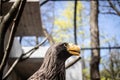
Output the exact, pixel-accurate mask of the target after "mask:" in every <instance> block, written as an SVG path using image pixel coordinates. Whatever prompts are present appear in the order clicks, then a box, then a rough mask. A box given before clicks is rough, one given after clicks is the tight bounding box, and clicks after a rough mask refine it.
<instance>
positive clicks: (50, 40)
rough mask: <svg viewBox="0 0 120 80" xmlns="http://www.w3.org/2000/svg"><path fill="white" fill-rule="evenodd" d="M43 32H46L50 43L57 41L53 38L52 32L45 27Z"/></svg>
mask: <svg viewBox="0 0 120 80" xmlns="http://www.w3.org/2000/svg"><path fill="white" fill-rule="evenodd" d="M43 32H44V34H45V36H46V37H47V38H48V41H49V43H50V44H53V43H55V41H54V40H53V38H52V36H51V34H49V33H48V32H47V30H46V29H45V28H44V29H43Z"/></svg>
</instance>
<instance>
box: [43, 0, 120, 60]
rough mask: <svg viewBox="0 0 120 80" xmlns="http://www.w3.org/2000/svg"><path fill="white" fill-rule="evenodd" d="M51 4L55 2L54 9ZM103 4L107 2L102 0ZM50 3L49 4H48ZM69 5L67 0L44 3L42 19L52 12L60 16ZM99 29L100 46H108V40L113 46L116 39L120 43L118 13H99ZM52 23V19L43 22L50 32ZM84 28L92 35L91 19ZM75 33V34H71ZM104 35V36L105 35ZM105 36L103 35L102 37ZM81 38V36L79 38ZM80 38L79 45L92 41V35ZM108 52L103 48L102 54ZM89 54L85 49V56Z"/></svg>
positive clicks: (85, 5)
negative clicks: (83, 38)
mask: <svg viewBox="0 0 120 80" xmlns="http://www.w3.org/2000/svg"><path fill="white" fill-rule="evenodd" d="M82 3H83V6H84V8H85V10H84V11H85V14H86V15H87V16H89V15H90V3H89V2H87V1H82ZM49 4H54V6H52V5H51V6H52V7H54V10H52V9H50V8H51V7H50V5H49ZM103 4H107V3H106V2H104V1H103V2H100V5H103ZM48 5H49V6H48ZM65 5H67V1H55V3H52V1H50V2H48V3H47V4H45V5H43V6H42V7H41V13H42V11H43V13H44V14H43V16H42V20H44V18H45V16H44V15H47V14H48V15H51V16H52V13H54V15H57V16H55V17H57V18H58V17H60V16H58V15H59V14H61V12H62V11H63V10H64V8H65V7H64V6H65ZM45 9H46V10H48V11H44V10H45ZM99 9H100V10H101V11H103V9H102V8H101V7H99ZM53 11H54V12H53ZM45 12H46V13H45ZM86 19H89V18H86ZM98 20H99V24H98V26H99V31H100V42H101V44H100V46H101V47H102V46H103V47H108V42H109V43H110V44H111V46H115V41H114V40H116V43H118V44H119V45H120V31H119V30H120V26H119V25H120V17H119V16H117V15H111V14H101V13H100V14H99V19H98ZM51 23H52V21H51V20H50V21H47V22H45V21H43V24H44V25H45V28H47V30H48V31H49V32H51V28H52V27H51V26H52V25H51V26H50V24H51ZM84 30H85V32H86V35H89V36H90V31H89V30H90V24H89V21H88V23H87V25H85V27H84ZM71 35H73V34H71ZM103 35H104V36H103ZM102 36H103V37H102ZM78 39H79V40H80V39H81V37H79V38H78ZM79 40H78V43H79V45H81V44H82V43H84V44H85V45H86V44H89V42H90V37H89V38H87V39H85V40H84V41H82V40H81V41H79ZM86 47H90V46H88V45H87V46H86ZM107 53H108V50H101V56H102V57H104V56H106V55H108V54H107ZM88 56H89V57H90V51H85V58H88ZM104 58H105V57H104Z"/></svg>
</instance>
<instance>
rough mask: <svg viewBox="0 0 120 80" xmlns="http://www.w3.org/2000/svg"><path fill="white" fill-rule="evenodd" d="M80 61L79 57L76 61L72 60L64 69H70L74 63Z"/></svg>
mask: <svg viewBox="0 0 120 80" xmlns="http://www.w3.org/2000/svg"><path fill="white" fill-rule="evenodd" d="M80 59H81V57H78V58H77V59H75V60H73V61H72V62H71V63H69V64H67V65H66V66H65V68H66V69H68V68H69V67H71V66H72V65H74V64H75V63H76V62H78V61H79V60H80Z"/></svg>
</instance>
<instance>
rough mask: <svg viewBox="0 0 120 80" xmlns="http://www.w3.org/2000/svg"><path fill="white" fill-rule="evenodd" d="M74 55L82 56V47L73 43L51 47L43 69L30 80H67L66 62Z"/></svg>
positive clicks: (57, 44)
mask: <svg viewBox="0 0 120 80" xmlns="http://www.w3.org/2000/svg"><path fill="white" fill-rule="evenodd" d="M72 55H75V56H79V55H80V47H79V46H78V45H75V44H71V43H66V42H63V43H55V44H53V45H51V46H50V47H49V48H48V50H47V52H46V54H45V58H44V60H43V63H42V65H41V67H40V68H39V69H38V71H36V72H35V73H34V74H33V75H32V76H31V77H30V78H28V80H65V61H66V60H67V59H68V58H69V57H70V56H72Z"/></svg>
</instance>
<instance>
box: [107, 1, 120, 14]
mask: <svg viewBox="0 0 120 80" xmlns="http://www.w3.org/2000/svg"><path fill="white" fill-rule="evenodd" d="M108 2H109V4H110V6H111V8H112V9H113V10H115V12H116V13H117V14H118V15H119V16H120V11H119V10H118V9H117V7H116V6H115V5H113V3H112V2H111V0H108Z"/></svg>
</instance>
